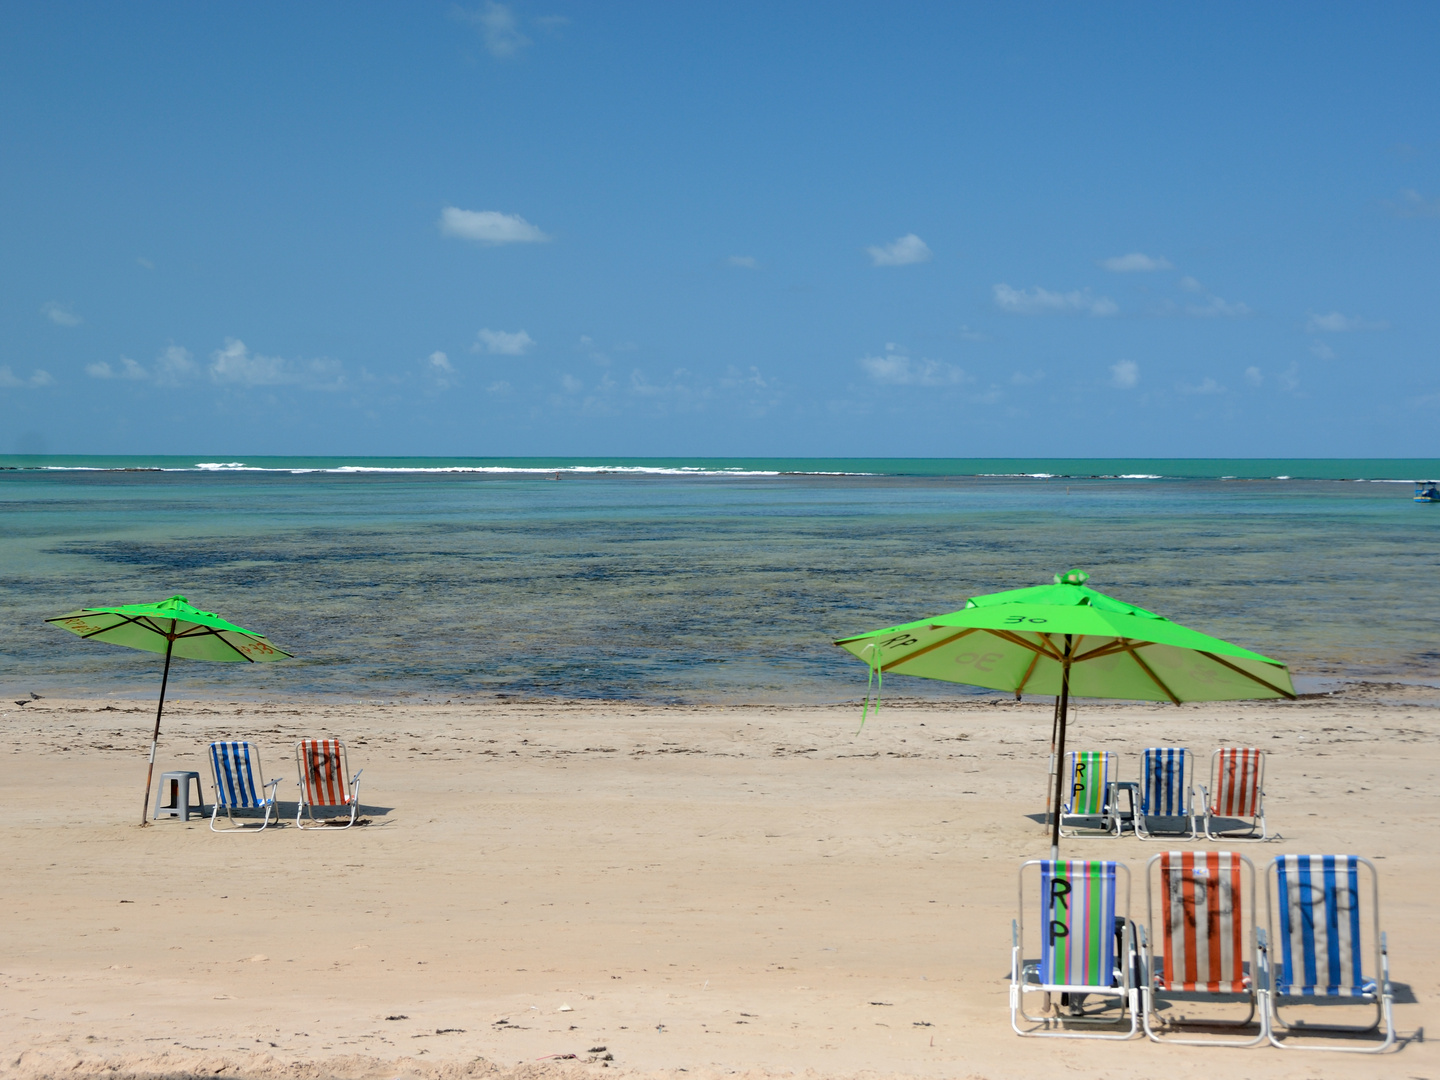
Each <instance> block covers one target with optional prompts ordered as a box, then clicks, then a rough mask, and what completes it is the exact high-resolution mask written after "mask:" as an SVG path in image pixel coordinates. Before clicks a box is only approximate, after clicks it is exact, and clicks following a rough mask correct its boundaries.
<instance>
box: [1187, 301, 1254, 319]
mask: <svg viewBox="0 0 1440 1080" xmlns="http://www.w3.org/2000/svg"><path fill="white" fill-rule="evenodd" d="M1185 314H1186V315H1193V316H1194V317H1195V318H1197V319H1243V318H1245V317H1246V316H1248V315H1253V314H1255V312H1254V311H1253V310H1251V308H1250V305H1249V304H1242V303H1239V302H1236V303H1233V304H1232V303H1230V302H1229V301H1228V300H1225V299H1223V298H1222V297H1219V296H1211V297H1210V302H1209V303H1208V304H1187V305H1186V307H1185Z"/></svg>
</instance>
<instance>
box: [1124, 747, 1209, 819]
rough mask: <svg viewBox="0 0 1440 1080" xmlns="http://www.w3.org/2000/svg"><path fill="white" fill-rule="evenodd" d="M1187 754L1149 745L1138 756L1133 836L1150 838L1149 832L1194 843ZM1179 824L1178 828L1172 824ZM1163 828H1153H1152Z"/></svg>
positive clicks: (1180, 748) (1189, 770)
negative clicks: (1138, 783) (1136, 801)
mask: <svg viewBox="0 0 1440 1080" xmlns="http://www.w3.org/2000/svg"><path fill="white" fill-rule="evenodd" d="M1191 768H1192V766H1191V757H1190V751H1189V750H1186V749H1184V748H1183V747H1177V746H1152V747H1151V748H1150V749H1148V750H1146V751H1145V752H1144V753H1143V754H1142V755H1140V807H1139V809H1138V810H1137V811H1136V814H1135V835H1136V836H1138V837H1139V838H1140V839H1141V840H1150V839H1152V837H1151V835H1150V834H1151V833H1152V832H1164V833H1165V834H1166V835H1167V837H1174V838H1180V839H1185V840H1194V839H1195V837H1196V834H1197V831H1198V830H1197V827H1196V822H1195V811H1194V807H1193V806H1192V805H1191V802H1190V795H1191V782H1192V781H1191V776H1190V772H1191ZM1154 819H1159V820H1158V821H1156V820H1154ZM1177 823H1179V826H1180V827H1179V828H1176V827H1175V826H1176V824H1177ZM1157 825H1159V826H1163V828H1159V829H1157V828H1156V826H1157Z"/></svg>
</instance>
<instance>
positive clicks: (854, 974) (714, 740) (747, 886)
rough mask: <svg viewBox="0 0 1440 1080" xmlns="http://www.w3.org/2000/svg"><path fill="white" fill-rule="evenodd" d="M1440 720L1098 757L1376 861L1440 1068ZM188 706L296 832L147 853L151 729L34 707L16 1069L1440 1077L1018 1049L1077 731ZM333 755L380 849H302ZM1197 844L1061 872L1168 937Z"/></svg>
mask: <svg viewBox="0 0 1440 1080" xmlns="http://www.w3.org/2000/svg"><path fill="white" fill-rule="evenodd" d="M1422 695H1423V692H1422V691H1412V690H1407V689H1403V688H1399V689H1397V688H1389V689H1387V688H1364V689H1355V690H1350V691H1347V692H1346V693H1344V694H1341V695H1339V696H1337V697H1335V698H1332V699H1327V700H1323V701H1304V702H1301V703H1298V704H1294V705H1285V704H1280V705H1273V704H1263V705H1261V704H1243V703H1241V704H1225V705H1218V706H1185V707H1181V708H1178V709H1177V708H1174V707H1170V706H1163V707H1162V706H1146V705H1115V706H1087V707H1083V708H1082V710H1081V713H1080V717H1079V721H1078V724H1077V726H1076V729H1075V735H1074V740H1075V742H1078V743H1079V744H1082V745H1083V746H1085V747H1093V748H1109V749H1114V750H1117V751H1120V752H1121V753H1122V754H1124V755H1125V760H1124V764H1123V768H1124V770H1125V773H1126V776H1127V777H1129V778H1133V777H1134V775H1135V773H1136V771H1137V770H1138V761H1139V752H1140V750H1141V749H1143V748H1144V747H1145V746H1149V745H1154V744H1157V743H1169V744H1182V745H1188V746H1190V747H1191V748H1192V749H1193V750H1195V751H1197V752H1201V753H1203V754H1207V755H1208V752H1209V750H1211V749H1213V748H1215V747H1217V746H1221V745H1247V744H1249V745H1256V746H1261V747H1263V748H1265V749H1266V750H1268V751H1270V752H1271V754H1272V758H1271V761H1270V772H1269V783H1268V790H1269V799H1268V805H1269V809H1270V814H1269V817H1270V824H1271V827H1272V829H1273V830H1277V831H1278V832H1279V833H1280V834H1281V835H1282V836H1283V839H1281V840H1278V841H1276V842H1273V843H1269V844H1250V845H1244V846H1243V847H1240V848H1239V849H1240V850H1242V851H1244V853H1245V854H1247V855H1249V856H1250V857H1251V858H1252V859H1254V860H1255V861H1256V863H1257V865H1259V866H1262V867H1263V864H1264V862H1265V861H1266V860H1268V859H1269V858H1270V857H1271V856H1273V855H1275V854H1278V853H1282V852H1322V851H1323V852H1331V851H1333V852H1355V853H1359V854H1363V855H1366V856H1368V857H1370V858H1372V859H1375V860H1376V865H1377V866H1378V867H1379V868H1380V872H1381V875H1382V877H1381V902H1382V910H1383V915H1384V924H1385V929H1386V930H1387V931H1388V932H1389V938H1390V948H1391V960H1392V977H1393V979H1394V981H1395V983H1396V986H1397V991H1398V997H1399V1004H1397V1006H1396V1022H1397V1027H1398V1028H1399V1030H1400V1032H1401V1034H1402V1036H1415V1035H1416V1033H1417V1031H1420V1030H1422V1029H1424V1028H1427V1027H1430V1026H1431V1025H1430V1024H1429V1023H1427V1018H1428V1016H1429V1014H1430V1012H1431V1011H1432V1009H1433V1002H1434V1001H1435V1000H1436V995H1437V992H1440V935H1437V934H1436V933H1435V931H1434V901H1433V894H1434V890H1435V888H1436V886H1437V885H1440V847H1437V845H1436V843H1435V839H1434V838H1435V835H1436V825H1437V823H1440V801H1437V799H1436V798H1435V794H1434V790H1435V789H1434V777H1435V775H1436V772H1437V765H1440V751H1437V736H1440V709H1437V703H1436V702H1435V701H1434V700H1429V699H1427V698H1425V697H1424V696H1422ZM1407 697H1408V698H1410V699H1411V700H1410V701H1408V702H1407V701H1406V700H1405V699H1406V698H1407ZM172 708H173V713H171V714H169V715H167V719H166V723H165V732H164V735H163V737H162V741H161V746H160V755H159V758H158V761H157V765H156V772H157V776H158V773H159V771H160V770H162V769H178V768H189V769H194V770H196V771H198V772H200V773H201V774H202V776H203V777H205V788H206V800H207V802H208V801H209V798H210V793H209V779H208V767H207V766H206V765H205V764H204V761H203V758H202V752H203V748H204V745H205V743H207V742H208V741H209V740H211V739H213V738H220V737H247V738H250V739H252V740H253V741H254V742H256V743H257V744H258V745H259V747H260V748H261V753H262V759H263V764H264V768H265V771H266V774H267V776H279V777H281V778H282V784H281V787H280V797H281V799H282V800H284V802H285V804H286V808H287V810H288V814H287V816H286V818H285V819H284V827H281V828H272V829H270V830H267V831H265V832H264V833H263V834H258V835H230V836H217V835H214V834H212V833H211V832H210V831H209V829H208V827H207V824H206V822H204V821H199V820H192V821H190V822H189V823H188V824H181V823H179V822H175V821H162V822H159V823H157V824H155V825H153V826H151V827H149V828H146V829H140V828H139V827H138V826H137V822H138V819H139V816H140V800H141V795H142V792H143V786H144V772H145V750H146V749H147V748H148V736H149V725H150V724H151V723H152V722H153V711H152V709H153V706H151V705H149V704H148V703H146V702H143V701H130V700H125V701H122V700H115V701H104V700H96V701H88V700H87V701H70V700H57V699H51V698H45V699H41V700H38V701H34V702H32V703H31V704H29V705H26V706H23V707H16V706H14V705H12V704H11V703H10V702H8V701H7V702H6V704H5V706H4V708H3V709H0V713H3V716H0V760H3V777H4V781H3V788H0V790H3V793H4V798H3V804H4V813H5V817H6V821H5V827H4V833H3V835H4V855H5V857H4V863H3V865H4V867H5V871H4V875H3V879H0V910H3V912H4V916H5V917H4V919H3V921H0V958H3V959H0V987H3V990H0V1045H3V1047H4V1048H5V1049H4V1051H3V1056H0V1075H4V1076H6V1077H12V1076H13V1077H17V1078H21V1077H23V1078H29V1077H40V1076H55V1075H67V1076H82V1077H84V1076H92V1075H104V1076H110V1077H125V1076H191V1075H223V1076H232V1077H279V1076H294V1077H345V1078H375V1080H389V1078H392V1077H412V1076H413V1077H452V1076H453V1077H462V1076H472V1075H474V1076H481V1075H484V1076H509V1075H515V1076H521V1075H523V1076H527V1077H534V1076H551V1075H554V1076H562V1075H564V1076H569V1075H580V1074H585V1075H593V1076H610V1075H616V1074H619V1073H624V1074H629V1075H642V1074H644V1075H650V1074H654V1075H666V1076H672V1077H679V1076H681V1075H685V1076H686V1077H691V1076H720V1075H730V1074H740V1075H746V1076H756V1077H759V1076H769V1075H790V1074H795V1075H814V1076H851V1075H856V1074H865V1075H883V1076H890V1075H895V1076H914V1077H969V1076H978V1077H993V1078H1000V1077H1015V1078H1020V1077H1025V1078H1031V1077H1042V1076H1051V1075H1084V1076H1093V1075H1107V1076H1113V1077H1137V1078H1138V1077H1153V1076H1157V1075H1164V1076H1167V1077H1196V1078H1199V1077H1202V1076H1203V1077H1209V1076H1211V1075H1213V1074H1214V1072H1215V1070H1216V1069H1217V1068H1222V1069H1227V1070H1235V1071H1236V1073H1237V1075H1243V1076H1247V1077H1251V1076H1263V1077H1269V1076H1275V1077H1292V1076H1293V1077H1311V1076H1346V1077H1350V1076H1354V1077H1371V1076H1374V1077H1381V1076H1387V1077H1388V1076H1400V1075H1403V1076H1417V1077H1435V1076H1437V1075H1440V1072H1437V1070H1440V1055H1437V1053H1436V1051H1435V1050H1434V1048H1433V1047H1432V1046H1431V1045H1430V1044H1428V1043H1425V1042H1423V1041H1421V1038H1411V1039H1410V1041H1408V1042H1407V1044H1406V1045H1404V1046H1403V1047H1402V1049H1401V1050H1400V1051H1399V1052H1398V1053H1397V1054H1392V1055H1386V1056H1382V1057H1374V1058H1366V1057H1354V1056H1352V1057H1345V1056H1339V1055H1330V1056H1324V1057H1321V1056H1319V1055H1300V1054H1287V1053H1283V1052H1281V1051H1279V1050H1275V1049H1273V1048H1268V1047H1267V1048H1264V1049H1256V1050H1247V1051H1239V1052H1236V1051H1219V1050H1208V1049H1196V1048H1187V1047H1175V1046H1155V1045H1151V1044H1149V1043H1148V1042H1145V1041H1143V1040H1139V1041H1134V1042H1131V1043H1127V1044H1114V1043H1109V1044H1106V1043H1082V1042H1074V1041H1068V1040H1067V1041H1042V1040H1034V1039H1031V1040H1025V1039H1020V1038H1018V1037H1016V1036H1015V1035H1014V1034H1013V1033H1012V1032H1011V1030H1010V1026H1009V1019H1008V1010H1007V976H1008V967H1009V944H1010V920H1011V919H1012V918H1013V917H1014V913H1015V912H1014V905H1015V874H1016V870H1017V867H1018V865H1019V863H1020V862H1021V861H1022V860H1023V859H1025V858H1034V857H1041V856H1044V855H1046V854H1047V852H1048V835H1047V833H1046V831H1045V830H1044V829H1043V828H1042V826H1041V825H1039V824H1037V822H1036V821H1035V820H1032V818H1031V817H1030V816H1029V815H1035V814H1039V813H1040V812H1042V811H1043V810H1044V806H1045V803H1044V773H1045V751H1046V744H1047V743H1048V738H1049V726H1050V710H1049V708H1048V707H1047V706H1044V705H1039V704H1030V703H1025V704H1021V705H1016V704H1011V703H1008V702H1004V703H998V704H994V705H991V704H985V703H983V702H976V701H974V700H971V701H969V702H963V703H956V704H955V705H954V706H937V705H935V704H933V703H928V704H918V703H912V704H906V703H903V702H898V701H897V702H887V703H886V706H885V708H884V710H883V711H882V712H881V713H880V715H879V717H878V719H872V720H871V721H870V722H869V723H867V724H866V726H865V728H864V730H863V731H862V732H859V733H858V734H857V731H856V729H857V726H858V721H859V712H858V709H855V708H851V707H848V706H847V707H843V708H791V707H783V708H782V707H763V706H753V707H724V708H720V707H714V708H680V707H676V708H664V707H640V706H628V705H623V704H594V703H584V704H579V703H572V704H565V703H553V702H544V703H505V702H501V703H487V704H483V705H475V704H460V703H454V704H424V705H422V704H394V705H378V704H356V703H343V702H337V701H335V700H333V699H324V700H318V701H314V702H310V703H306V704H304V705H301V706H296V705H291V704H254V703H238V704H237V703H224V702H208V703H205V702H177V703H175V704H174V705H173V706H172ZM302 734H306V735H313V734H328V735H336V736H339V737H341V738H343V739H345V740H346V741H347V742H348V743H349V745H350V761H351V767H352V769H358V768H363V769H364V770H365V771H364V776H363V778H362V786H361V802H362V804H363V806H364V807H365V812H364V817H365V819H366V820H367V821H368V824H367V825H365V826H363V827H359V828H355V829H352V830H349V831H343V832H342V831H337V830H324V831H320V832H316V833H313V834H312V833H310V832H303V833H302V832H300V831H298V830H296V829H295V827H294V824H293V814H294V804H293V801H292V800H293V799H294V797H295V794H294V793H295V791H296V787H295V782H294V780H295V766H294V761H293V757H292V755H291V749H290V748H291V746H292V744H293V741H294V739H295V738H297V737H298V736H300V735H302ZM1072 745H1073V744H1072ZM1167 846H1175V845H1166V844H1146V843H1142V842H1140V841H1138V840H1136V839H1135V838H1133V837H1132V836H1129V835H1127V836H1126V837H1125V838H1123V839H1121V840H1106V839H1085V840H1075V841H1069V842H1067V843H1066V844H1065V846H1064V851H1065V852H1066V853H1067V854H1072V855H1074V856H1088V857H1094V858H1100V857H1104V858H1118V859H1122V860H1124V861H1126V862H1127V863H1128V864H1129V866H1130V867H1131V870H1132V872H1133V873H1134V874H1135V877H1136V890H1135V895H1134V900H1133V905H1134V906H1133V912H1134V913H1135V914H1136V916H1137V917H1138V918H1140V919H1141V920H1142V921H1143V920H1144V917H1145V916H1144V911H1143V907H1144V889H1143V884H1142V882H1143V876H1142V875H1143V867H1144V861H1145V860H1146V859H1148V858H1149V857H1150V856H1151V855H1152V854H1155V853H1156V852H1158V851H1161V850H1163V849H1164V848H1165V847H1167ZM1199 846H1210V847H1213V846H1214V845H1199ZM1368 973H1369V972H1368V971H1367V974H1368ZM569 1055H574V1056H573V1057H571V1056H569ZM682 1070H683V1073H682Z"/></svg>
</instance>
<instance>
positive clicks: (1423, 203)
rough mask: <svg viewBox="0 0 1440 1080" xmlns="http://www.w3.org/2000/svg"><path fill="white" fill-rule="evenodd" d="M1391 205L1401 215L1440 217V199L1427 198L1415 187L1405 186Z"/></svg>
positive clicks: (1409, 216) (1408, 216)
mask: <svg viewBox="0 0 1440 1080" xmlns="http://www.w3.org/2000/svg"><path fill="white" fill-rule="evenodd" d="M1389 205H1390V208H1391V209H1392V210H1394V211H1395V213H1396V214H1398V215H1399V216H1400V217H1407V218H1418V217H1440V199H1427V198H1425V196H1423V195H1421V194H1420V192H1418V191H1416V190H1415V189H1414V188H1405V189H1404V190H1403V191H1401V192H1400V198H1399V199H1398V200H1397V201H1395V202H1392V203H1390V204H1389Z"/></svg>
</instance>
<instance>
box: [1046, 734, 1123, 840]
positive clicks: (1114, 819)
mask: <svg viewBox="0 0 1440 1080" xmlns="http://www.w3.org/2000/svg"><path fill="white" fill-rule="evenodd" d="M1119 771H1120V758H1119V755H1117V754H1112V753H1110V752H1109V751H1108V750H1081V751H1078V752H1076V751H1071V752H1070V753H1068V754H1066V755H1065V773H1066V775H1067V776H1069V778H1070V783H1069V784H1068V785H1067V790H1068V791H1069V801H1068V802H1066V803H1064V804H1063V805H1062V806H1061V807H1060V835H1061V836H1086V835H1090V834H1091V833H1092V832H1093V830H1096V829H1099V830H1101V831H1104V832H1108V833H1111V834H1113V835H1115V836H1119V835H1120V830H1121V828H1122V822H1121V818H1120V808H1119V807H1118V806H1117V805H1116V803H1115V797H1116V790H1115V780H1116V776H1117V775H1118V773H1119ZM1087 823H1088V824H1087ZM1066 825H1069V826H1070V829H1069V830H1068V831H1067V830H1066V828H1065V826H1066ZM1077 829H1085V830H1086V832H1077V831H1076V830H1077Z"/></svg>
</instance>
